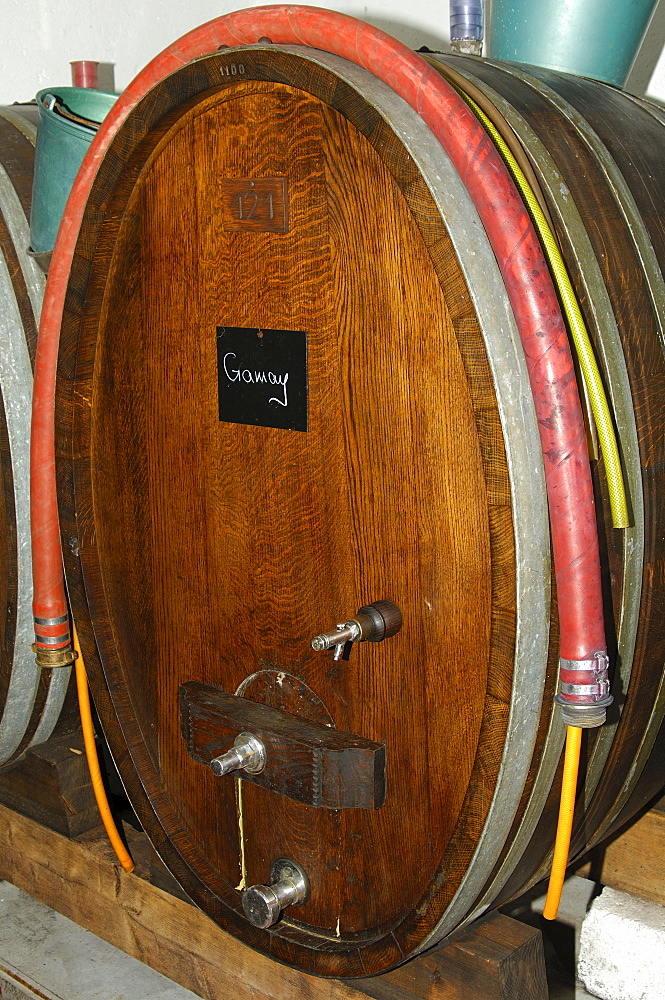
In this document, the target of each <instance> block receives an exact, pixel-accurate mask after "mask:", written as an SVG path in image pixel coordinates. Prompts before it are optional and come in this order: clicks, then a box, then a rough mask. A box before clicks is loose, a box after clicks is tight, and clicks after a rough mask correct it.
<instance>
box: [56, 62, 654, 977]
mask: <svg viewBox="0 0 665 1000" xmlns="http://www.w3.org/2000/svg"><path fill="white" fill-rule="evenodd" d="M431 59H432V60H433V62H434V64H436V65H438V66H439V67H440V70H441V72H442V73H444V74H446V73H447V72H449V68H450V67H453V68H454V71H455V73H457V74H458V76H460V77H461V78H463V79H467V80H469V81H471V82H473V84H474V86H475V87H476V88H477V89H479V90H481V91H483V92H484V93H485V94H486V95H488V96H489V98H490V99H491V101H492V102H493V103H494V105H495V106H496V107H497V108H498V109H499V111H500V112H501V114H502V115H503V116H504V118H505V119H506V120H507V121H508V122H509V124H510V125H511V126H512V128H513V129H514V131H515V133H516V134H517V136H518V137H519V139H520V140H521V142H522V144H523V145H524V147H525V149H526V150H527V154H528V156H529V158H530V160H531V163H532V166H533V169H534V171H535V172H536V175H537V177H538V180H539V183H540V185H541V188H542V191H543V193H544V197H545V199H546V201H547V205H548V208H549V211H550V214H551V216H552V219H553V221H554V225H555V228H556V232H557V235H558V238H559V240H560V242H561V245H562V249H563V252H564V256H565V258H566V261H567V263H568V266H569V269H570V271H571V276H572V279H573V282H574V284H575V286H576V290H577V293H578V295H579V297H580V301H581V304H582V308H583V310H584V313H585V317H586V319H587V322H588V324H589V327H590V333H591V336H592V339H593V341H594V345H595V348H596V351H597V354H598V358H599V364H600V367H601V371H602V375H603V379H604V381H605V384H606V388H607V391H608V393H609V396H610V398H611V401H612V406H613V411H614V414H615V418H616V425H617V432H618V436H619V441H620V450H621V455H622V461H623V464H624V469H625V475H626V481H627V488H628V494H629V498H630V505H631V527H630V528H628V529H627V530H626V531H625V532H619V531H615V530H614V529H613V528H612V527H611V521H610V516H609V508H608V504H607V498H606V496H605V480H604V473H603V470H602V466H601V464H600V463H598V462H596V461H594V463H593V464H594V475H595V481H596V489H597V509H598V518H599V528H600V535H601V550H602V555H603V565H604V574H605V600H606V608H607V629H608V632H609V635H610V638H611V654H612V669H613V692H614V695H615V704H614V706H613V707H612V709H611V711H610V716H609V721H608V724H607V725H606V726H604V727H603V728H602V729H600V730H597V731H596V730H590V731H587V732H586V734H585V740H584V757H583V781H582V783H581V790H580V810H579V822H578V824H577V827H576V835H575V837H576V841H575V845H574V849H575V852H576V853H581V852H582V851H583V850H584V849H585V848H586V847H587V846H588V845H590V844H592V843H595V842H596V841H597V840H598V839H599V838H601V837H603V836H604V835H606V833H607V832H608V831H609V829H610V828H611V827H612V825H613V824H615V823H617V822H620V821H622V819H623V818H624V817H625V816H626V814H627V812H630V810H634V809H636V808H639V805H640V804H642V803H643V802H644V801H646V800H647V798H648V797H649V795H651V794H653V793H655V791H657V786H658V782H659V781H661V782H662V771H660V774H659V763H660V761H661V760H662V756H663V735H662V717H663V708H664V707H665V706H664V704H663V701H664V699H663V675H662V666H663V660H664V656H663V653H664V652H665V616H663V614H662V608H663V606H664V604H663V598H664V592H663V591H664V588H665V574H664V573H663V567H664V566H665V561H664V556H665V553H663V549H662V546H663V538H664V537H665V532H664V531H663V517H664V516H665V512H664V511H663V509H662V506H663V505H662V502H661V504H660V505H659V504H658V502H657V498H658V496H660V497H662V479H663V474H664V470H665V464H664V463H663V448H664V447H665V438H664V436H663V434H662V418H663V393H664V392H665V389H664V388H663V387H664V386H665V380H664V379H663V364H664V358H663V339H662V333H663V331H662V322H663V317H664V316H665V310H664V309H663V304H664V303H665V296H664V295H663V292H664V291H665V286H664V285H663V278H662V272H661V266H662V263H663V260H662V252H661V251H662V249H663V248H662V246H661V243H662V237H663V222H662V206H663V204H664V200H663V197H662V195H663V192H662V190H661V186H662V183H663V182H662V180H661V177H660V174H658V172H657V171H656V170H655V164H656V163H657V162H658V159H659V157H660V158H662V156H663V152H664V151H665V132H664V131H663V128H662V124H661V123H660V122H659V121H658V120H657V119H656V118H655V117H654V116H653V115H652V114H651V112H650V111H649V110H648V109H647V108H646V107H642V106H641V105H639V106H638V105H636V104H635V103H634V102H632V101H631V99H629V98H627V97H624V96H623V95H621V94H619V93H618V92H615V91H612V90H611V89H610V88H606V87H602V86H600V85H596V84H592V83H588V82H586V81H581V80H571V79H569V78H565V77H563V76H557V75H556V74H553V73H549V74H542V73H538V74H536V73H534V74H532V75H527V74H526V73H525V72H522V71H520V70H518V69H515V68H514V67H513V68H507V67H501V66H497V65H493V64H490V63H485V62H480V61H478V60H465V59H456V58H454V57H442V56H434V55H433V56H431ZM612 116H616V120H617V121H620V123H621V129H624V127H625V130H626V131H625V133H624V132H622V133H621V134H622V136H623V145H622V142H620V141H619V140H616V138H615V135H614V130H613V125H612V121H613V118H612ZM626 135H629V136H630V140H629V142H628V140H626V139H625V136H626ZM580 163H582V164H583V168H581V167H580ZM649 197H651V201H650V200H649ZM57 449H58V494H59V509H60V516H61V524H62V537H63V550H64V552H65V563H66V573H67V579H68V586H69V590H70V594H71V599H72V604H73V611H74V616H75V619H76V621H77V624H78V626H79V631H80V636H81V642H82V647H83V650H84V654H85V656H86V663H87V666H88V670H89V673H90V678H91V685H92V688H93V693H94V697H95V700H96V703H97V707H98V710H99V713H100V717H101V719H102V722H103V726H104V729H105V735H106V737H107V739H108V741H109V744H110V747H111V750H112V753H113V756H114V758H115V760H116V763H117V765H118V768H119V770H120V773H121V775H122V778H123V782H124V784H125V787H126V789H127V792H128V795H129V797H130V799H131V801H132V804H133V806H134V808H135V809H136V811H137V813H138V815H139V817H140V819H141V822H142V823H143V824H144V827H145V829H146V831H147V833H148V834H149V836H150V838H151V840H152V842H153V844H154V846H155V848H156V849H157V851H158V852H159V853H160V855H161V857H162V858H163V860H164V861H165V863H166V864H167V865H168V867H169V868H170V869H171V871H172V872H173V874H174V875H175V876H176V877H177V878H178V880H179V881H180V882H181V884H182V886H183V887H184V888H185V890H186V891H187V893H188V894H189V895H190V896H191V898H192V899H193V900H194V901H195V902H196V903H197V904H198V905H199V906H201V907H202V908H203V909H204V910H205V911H206V912H207V913H208V914H209V915H210V916H211V917H212V918H213V919H214V920H216V921H218V922H219V923H220V924H221V925H222V926H223V927H225V928H226V929H227V930H228V931H229V932H230V933H232V934H234V935H237V936H239V937H241V938H242V939H243V940H245V941H246V942H247V943H248V944H250V945H251V946H253V947H255V948H257V949H259V950H261V951H264V952H266V953H269V954H270V955H272V956H273V957H274V958H275V959H277V960H279V961H283V962H287V963H290V964H293V965H295V966H298V967H300V968H302V969H304V970H306V971H308V972H312V973H315V974H318V975H325V976H342V977H353V976H364V975H370V974H373V973H377V972H381V971H383V970H385V969H388V968H390V967H392V966H395V965H397V964H399V963H400V962H403V961H404V960H406V959H407V958H408V957H409V956H412V955H414V954H416V953H418V952H419V951H422V950H423V949H424V948H426V947H428V946H430V945H431V944H433V943H435V942H437V941H440V940H442V939H443V938H445V937H446V936H447V935H449V934H450V933H452V932H453V931H455V930H456V929H458V928H459V927H461V926H462V925H463V924H464V923H466V922H468V921H470V920H471V919H473V918H474V917H475V916H476V915H478V914H481V913H482V912H484V911H485V910H486V909H488V908H489V907H491V906H495V905H498V904H499V903H501V902H503V901H505V900H506V899H508V898H509V897H511V896H513V895H515V894H516V893H517V892H519V891H520V890H521V889H523V888H524V887H525V886H527V885H529V884H532V883H533V882H535V881H537V880H538V879H539V878H542V877H543V876H544V875H545V874H546V872H547V869H548V864H549V857H550V852H551V849H552V844H553V837H554V827H555V816H556V809H557V799H558V791H559V783H560V773H559V767H560V755H561V747H562V742H563V726H562V723H561V720H560V718H559V715H558V713H557V712H556V711H554V709H553V698H554V695H555V693H556V683H557V662H556V660H557V647H558V634H557V627H558V624H557V615H556V599H555V595H554V594H553V592H552V585H551V565H550V543H549V528H548V517H547V505H546V494H545V481H544V473H543V462H542V455H541V452H540V442H539V434H538V425H537V421H536V417H535V412H534V408H533V402H532V399H531V393H530V389H529V383H528V377H527V371H526V365H525V361H524V355H523V352H522V349H521V345H520V342H519V337H518V334H517V330H516V325H515V320H514V316H513V312H512V309H511V306H510V303H509V300H508V296H507V292H506V288H505V286H504V283H503V280H502V278H501V275H500V272H499V269H498V267H497V263H496V260H495V257H494V254H493V252H492V250H491V248H490V245H489V242H488V239H487V236H486V234H485V232H484V229H483V227H482V225H481V223H480V221H479V218H478V215H477V213H476V210H475V208H474V206H473V203H472V202H471V200H470V198H469V195H468V194H467V192H466V189H465V187H464V185H463V183H462V182H461V180H460V178H459V177H458V175H457V174H456V172H455V170H454V169H453V168H452V166H451V164H450V162H449V161H448V159H447V157H446V155H445V154H444V153H443V151H442V149H441V147H440V145H439V144H438V143H437V141H436V140H435V139H434V138H433V136H432V134H431V132H430V131H429V129H428V128H427V127H426V126H425V124H424V123H423V122H422V121H421V119H420V118H419V117H418V115H417V114H416V113H415V112H414V111H413V110H412V109H411V108H410V107H409V106H408V105H407V104H406V103H405V102H404V101H403V100H402V99H401V98H400V97H398V96H397V95H396V94H395V93H394V92H393V91H392V90H391V89H389V88H388V87H387V86H386V85H385V84H384V83H382V82H381V81H379V80H378V79H376V78H375V77H374V76H372V75H370V74H369V73H367V72H366V71H365V70H363V69H360V68H359V67H358V66H356V65H353V64H351V63H348V62H346V61H345V60H343V59H341V58H339V57H337V56H333V55H329V54H327V53H324V52H321V51H316V50H312V49H307V48H302V47H301V48H298V47H288V46H278V45H271V44H268V43H265V44H258V45H251V46H244V47H242V48H241V49H237V50H234V49H224V50H222V51H219V52H215V53H214V54H212V55H209V56H205V57H202V58H200V59H196V60H194V61H192V62H190V63H188V64H187V65H185V66H183V67H182V68H181V69H179V70H177V72H175V73H173V74H171V75H170V76H168V77H167V78H166V79H165V80H163V81H162V82H161V83H157V84H156V86H155V87H154V89H152V90H151V91H150V92H149V93H148V94H147V95H146V96H145V97H144V98H143V99H142V100H141V101H140V102H139V103H138V104H137V106H136V107H135V108H134V110H133V111H131V112H130V113H129V115H128V116H127V118H126V119H125V121H124V122H123V123H122V124H121V125H120V127H119V129H118V131H117V133H116V134H115V136H114V138H113V140H112V142H111V145H110V146H109V149H108V151H107V152H106V154H105V156H104V159H103V160H102V162H101V165H100V168H99V171H98V173H97V176H96V178H95V180H94V183H93V184H92V187H91V190H90V194H89V198H88V203H87V207H86V210H85V214H84V218H83V224H82V228H81V232H80V235H79V238H78V244H77V249H76V253H75V255H74V260H73V264H72V269H71V274H70V279H69V286H68V290H67V299H66V304H65V312H64V317H63V324H62V331H61V350H60V357H59V367H58V387H57ZM395 606H396V607H397V608H399V612H400V613H401V620H402V624H401V627H399V620H398V615H397V612H396V611H395ZM359 609H361V610H360V612H359ZM354 616H356V617H357V618H358V619H359V620H360V619H362V621H363V622H364V623H365V625H363V628H366V629H367V630H369V632H370V633H371V638H375V639H376V638H380V636H381V634H382V633H383V632H384V631H385V634H386V638H385V639H384V640H383V641H367V642H354V643H352V644H351V645H349V644H347V645H345V646H344V647H343V648H342V644H340V649H339V650H338V651H337V652H338V653H340V654H341V658H337V659H335V658H333V652H332V651H330V650H325V649H318V650H317V649H315V648H313V647H312V639H314V637H316V636H321V635H322V634H323V635H325V633H328V632H330V631H331V630H332V631H333V632H334V630H335V627H336V626H337V625H338V623H346V622H348V621H350V620H352V619H353V618H354ZM373 630H375V631H373ZM364 634H365V633H364ZM317 643H318V645H319V646H321V645H325V642H324V641H323V640H317V642H315V645H316V644H317ZM257 733H258V734H260V737H261V738H260V740H259V745H258V747H257V744H256V742H252V740H251V739H249V737H248V736H247V734H250V736H253V737H256V734H257ZM234 747H235V749H233V748H234ZM227 751H232V754H231V756H233V755H234V754H235V755H236V758H237V759H236V763H238V761H240V760H243V761H244V762H245V764H247V765H248V769H245V770H234V771H232V772H231V773H225V774H215V773H213V769H212V768H211V767H210V766H209V765H210V762H211V761H212V760H218V759H219V758H221V762H219V760H218V763H217V764H216V765H215V767H216V769H217V771H224V769H225V768H226V767H227V765H228V764H229V760H230V758H229V756H228V754H227ZM263 755H264V756H263ZM284 859H286V860H284ZM303 876H304V877H303ZM280 878H281V881H280ZM299 878H300V879H301V882H300V883H298V879H299ZM276 882H277V883H279V886H281V888H279V891H278V892H277V893H276V894H275V892H274V891H273V896H274V897H275V898H274V899H272V898H271V896H270V893H269V891H268V890H267V889H262V890H260V891H256V890H255V891H254V894H253V895H252V894H249V895H248V893H247V890H248V889H249V887H252V886H257V885H258V886H264V887H269V886H270V885H271V884H274V883H276ZM296 883H298V884H299V885H300V888H298V885H296ZM285 886H286V889H285V888H284V887H285ZM303 887H304V888H303ZM280 893H282V895H281V896H280ZM299 893H300V896H299V895H298V894H299ZM301 897H304V901H303V900H302V899H301ZM243 899H244V900H245V902H246V904H247V900H248V899H249V900H250V902H249V904H247V910H249V917H251V918H252V919H249V918H248V916H247V915H246V910H244V909H243ZM299 900H300V901H299ZM289 902H290V903H291V905H286V904H288V903H289ZM282 903H283V904H284V906H283V913H282V916H281V918H280V919H278V920H276V922H274V923H273V924H272V925H271V926H269V927H267V928H264V927H257V926H255V924H254V923H253V922H252V920H253V919H256V918H257V910H261V908H262V907H266V908H267V909H268V910H270V912H271V913H273V916H274V915H276V913H278V912H279V910H280V909H281V908H282V905H281V904H282ZM259 916H260V914H259Z"/></svg>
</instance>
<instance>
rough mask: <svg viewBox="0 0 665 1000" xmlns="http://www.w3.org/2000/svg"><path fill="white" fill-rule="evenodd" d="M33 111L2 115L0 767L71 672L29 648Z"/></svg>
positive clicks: (34, 728)
mask: <svg viewBox="0 0 665 1000" xmlns="http://www.w3.org/2000/svg"><path fill="white" fill-rule="evenodd" d="M36 116H37V108H36V107H33V106H30V105H13V106H11V107H3V108H0V474H1V476H2V485H3V490H2V503H0V567H1V569H0V608H4V610H5V614H4V616H3V618H2V622H1V624H0V629H2V631H1V633H0V767H1V766H5V765H9V764H11V763H13V762H14V761H16V760H17V759H18V758H19V757H20V756H21V755H22V754H23V753H24V752H25V751H26V750H27V749H28V747H30V746H31V745H33V744H38V743H43V742H45V741H46V740H47V739H48V738H49V736H50V735H51V733H52V731H53V729H54V726H55V725H56V722H57V721H58V717H59V715H60V712H61V709H62V706H63V702H64V699H65V694H66V691H67V685H68V681H69V670H66V669H65V670H60V671H49V670H47V671H42V670H40V668H39V667H37V665H36V664H35V655H34V653H33V652H32V649H31V643H32V641H33V635H32V571H31V545H30V489H29V462H30V453H29V447H30V411H31V401H32V366H33V363H34V354H35V350H36V343H37V326H38V323H39V313H40V309H41V303H42V298H43V295H44V282H45V278H44V275H43V273H42V271H41V270H40V268H39V267H38V265H37V264H36V262H35V261H34V259H33V258H32V257H31V256H30V255H29V252H28V251H29V247H30V225H29V220H30V204H31V197H32V173H33V162H34V149H35V138H36V120H37V119H36Z"/></svg>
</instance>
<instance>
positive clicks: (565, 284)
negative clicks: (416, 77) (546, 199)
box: [456, 88, 629, 528]
mask: <svg viewBox="0 0 665 1000" xmlns="http://www.w3.org/2000/svg"><path fill="white" fill-rule="evenodd" d="M456 89H459V88H456ZM460 93H461V96H462V97H463V98H464V100H465V101H466V102H467V104H468V105H469V107H470V108H471V109H472V110H473V112H474V114H475V115H476V117H477V118H478V119H479V121H480V122H481V123H482V125H483V127H484V129H485V131H486V132H487V133H488V135H489V136H490V137H491V139H492V141H493V142H494V144H495V146H496V147H497V149H498V150H499V152H500V153H501V155H502V157H503V159H504V161H505V163H506V166H507V167H508V169H509V170H510V173H511V174H512V177H513V179H514V181H515V183H516V184H517V186H518V188H519V189H520V192H521V194H522V197H523V198H524V201H525V202H526V204H527V207H528V209H529V212H530V214H531V218H532V219H533V223H534V225H535V227H536V229H537V230H538V235H539V237H540V240H541V242H542V244H543V249H544V251H545V255H546V257H547V260H548V263H549V265H550V268H551V270H552V274H553V277H554V282H555V284H556V287H557V290H558V292H559V297H560V299H561V304H562V306H563V310H564V313H565V315H566V319H567V321H568V328H569V330H570V333H571V336H572V338H573V343H574V344H575V350H576V352H577V358H578V361H579V365H580V370H581V372H582V378H583V379H584V383H585V385H586V388H587V392H588V395H589V400H590V402H591V410H592V412H593V417H594V420H595V423H596V429H597V432H598V440H599V442H600V449H601V452H602V455H603V462H604V464H605V475H606V477H607V490H608V494H609V499H610V509H611V511H612V523H613V525H614V527H615V528H627V527H628V525H629V518H628V505H627V503H626V491H625V488H624V483H623V475H622V472H621V460H620V458H619V449H618V447H617V442H616V436H615V434H614V426H613V424H612V417H611V414H610V409H609V406H608V403H607V396H606V395H605V390H604V388H603V383H602V379H601V377H600V372H599V370H598V364H597V362H596V358H595V356H594V353H593V347H592V345H591V341H590V339H589V334H588V332H587V329H586V326H585V324H584V319H583V318H582V313H581V312H580V307H579V304H578V302H577V298H576V296H575V292H574V291H573V286H572V284H571V282H570V278H569V276H568V271H567V270H566V265H565V263H564V260H563V257H562V256H561V251H560V250H559V247H558V245H557V242H556V240H555V238H554V235H553V233H552V230H551V229H550V227H549V224H548V222H547V219H546V218H545V215H544V213H543V210H542V209H541V207H540V205H539V204H538V200H537V198H536V197H535V195H534V193H533V191H532V190H531V187H530V185H529V183H528V181H527V179H526V177H525V176H524V173H523V172H522V170H521V168H520V166H519V164H518V163H517V160H516V159H515V157H514V156H513V154H512V152H511V151H510V149H509V148H508V146H507V144H506V142H505V140H504V139H503V137H502V136H501V134H500V132H499V131H498V130H497V129H496V128H495V126H494V124H493V123H492V122H491V121H490V119H489V118H488V117H487V115H486V114H485V113H484V111H482V109H481V108H479V107H478V105H477V104H476V103H475V101H474V100H472V98H470V97H469V96H468V94H465V93H464V92H463V91H460Z"/></svg>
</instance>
